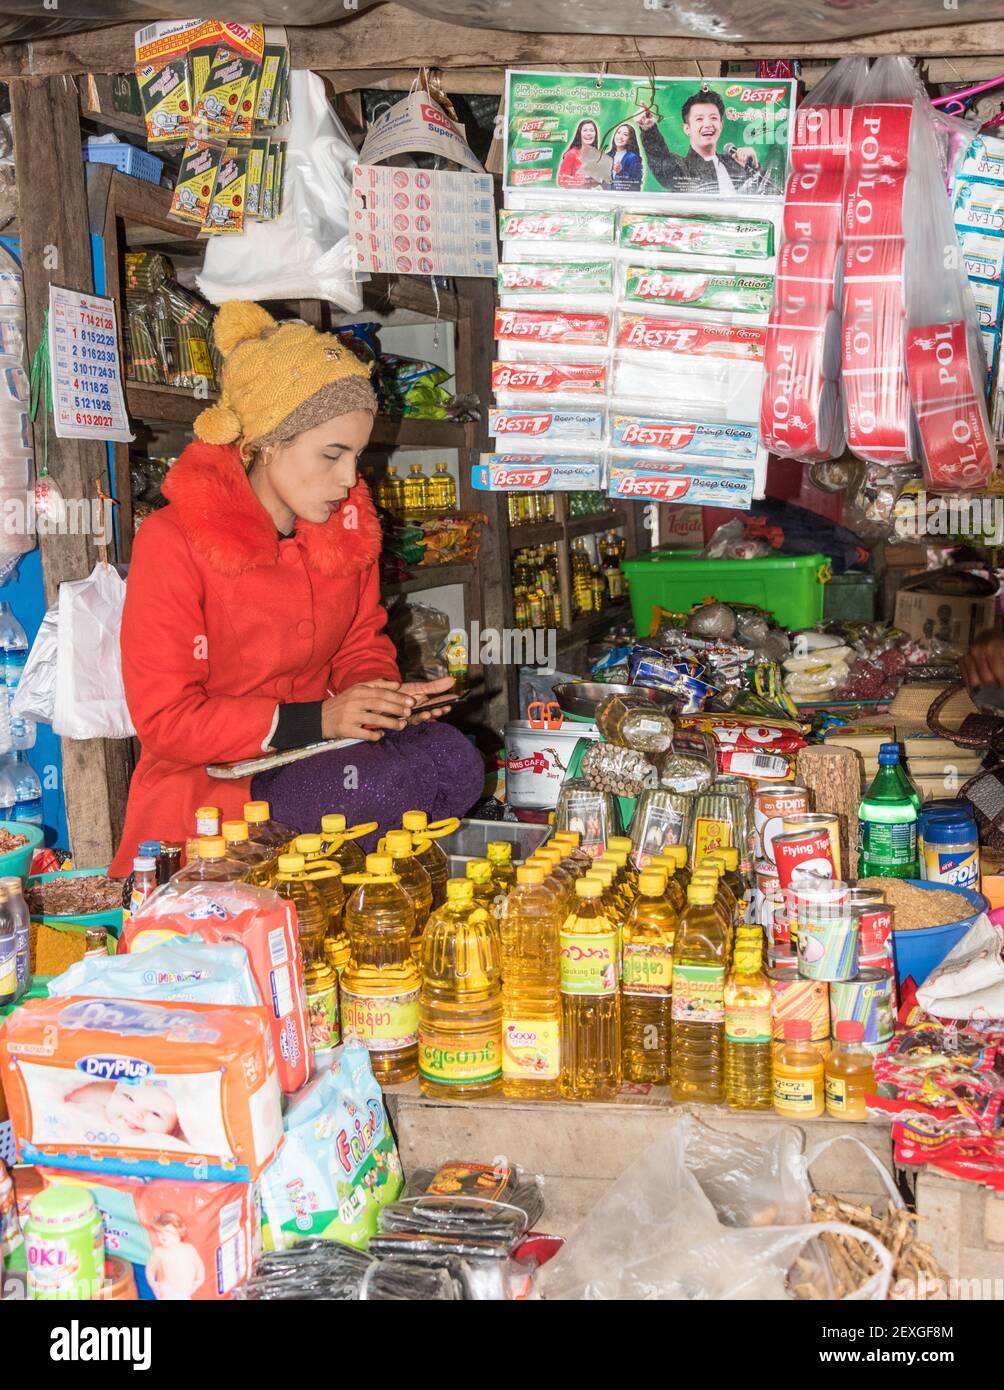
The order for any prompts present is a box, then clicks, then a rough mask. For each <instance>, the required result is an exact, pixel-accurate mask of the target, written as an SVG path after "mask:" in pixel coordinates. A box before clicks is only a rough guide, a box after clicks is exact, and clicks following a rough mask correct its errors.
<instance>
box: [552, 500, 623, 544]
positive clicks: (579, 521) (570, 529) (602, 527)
mask: <svg viewBox="0 0 1004 1390" xmlns="http://www.w3.org/2000/svg"><path fill="white" fill-rule="evenodd" d="M626 524H627V517H626V516H625V515H624V513H623V512H622V511H620V510H619V509H618V508H616V507H615V508H613V509H612V510H610V511H607V512H597V514H596V515H595V516H576V517H569V519H568V520H567V521H566V522H565V535H566V536H568V538H569V539H571V538H572V537H573V536H592V535H595V534H596V532H597V531H612V530H614V529H616V528H617V527H618V526H625V525H626Z"/></svg>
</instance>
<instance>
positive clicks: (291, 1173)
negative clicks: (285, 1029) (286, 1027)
mask: <svg viewBox="0 0 1004 1390" xmlns="http://www.w3.org/2000/svg"><path fill="white" fill-rule="evenodd" d="M284 1128H285V1131H286V1142H285V1143H284V1144H283V1146H282V1148H281V1149H280V1151H279V1153H278V1154H277V1155H276V1157H275V1159H274V1160H273V1161H272V1163H270V1164H269V1166H268V1168H266V1170H265V1173H264V1175H263V1176H262V1181H261V1194H262V1220H263V1241H264V1245H265V1249H266V1250H286V1249H288V1248H289V1247H290V1246H291V1245H295V1244H296V1243H297V1241H300V1240H307V1239H309V1238H311V1237H318V1236H319V1237H321V1238H323V1239H326V1240H339V1241H342V1242H343V1243H344V1244H346V1245H358V1246H365V1245H366V1244H367V1242H368V1241H369V1238H370V1236H371V1235H373V1234H374V1232H375V1231H376V1228H377V1214H378V1212H379V1210H380V1208H381V1207H382V1206H384V1205H385V1204H386V1203H388V1202H393V1201H394V1200H395V1199H396V1198H397V1196H398V1194H399V1193H400V1191H401V1184H402V1178H401V1161H400V1159H399V1158H398V1154H397V1147H396V1146H395V1143H394V1136H393V1135H392V1134H391V1131H390V1125H389V1124H388V1122H387V1114H386V1111H385V1110H384V1105H383V1093H382V1092H381V1090H380V1086H379V1084H378V1082H377V1081H376V1078H375V1077H374V1075H373V1071H372V1068H371V1067H370V1059H369V1053H368V1051H367V1050H366V1047H365V1045H364V1044H363V1043H360V1042H354V1041H350V1042H346V1043H343V1044H342V1046H341V1047H338V1048H336V1049H335V1051H334V1052H333V1054H332V1063H331V1068H330V1070H324V1071H321V1072H319V1073H318V1074H317V1076H315V1077H314V1078H313V1080H312V1081H311V1082H310V1083H309V1084H308V1085H307V1086H306V1087H305V1088H304V1089H303V1090H302V1091H301V1092H300V1093H299V1094H298V1095H297V1096H296V1097H295V1098H294V1099H293V1100H291V1101H290V1102H289V1105H288V1106H287V1109H286V1116H285V1121H284Z"/></svg>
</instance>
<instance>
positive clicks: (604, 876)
mask: <svg viewBox="0 0 1004 1390" xmlns="http://www.w3.org/2000/svg"><path fill="white" fill-rule="evenodd" d="M585 877H586V878H595V879H598V880H599V881H600V882H601V883H603V884H604V885H607V884H611V883H613V881H614V870H613V867H612V866H611V865H610V864H594V865H593V867H592V868H591V869H590V870H589V872H588V873H587V874H586V875H585Z"/></svg>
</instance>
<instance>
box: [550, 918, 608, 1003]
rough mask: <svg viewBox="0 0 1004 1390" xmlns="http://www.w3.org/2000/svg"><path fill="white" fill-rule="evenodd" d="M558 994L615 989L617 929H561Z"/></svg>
mask: <svg viewBox="0 0 1004 1390" xmlns="http://www.w3.org/2000/svg"><path fill="white" fill-rule="evenodd" d="M559 940H560V947H561V992H562V994H598V995H602V994H616V993H617V933H616V932H615V931H611V932H564V931H563V932H562V933H561V935H560V938H559Z"/></svg>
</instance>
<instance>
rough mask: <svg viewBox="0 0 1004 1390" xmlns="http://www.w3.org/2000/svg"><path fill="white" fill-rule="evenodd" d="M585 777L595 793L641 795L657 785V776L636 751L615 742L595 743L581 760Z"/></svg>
mask: <svg viewBox="0 0 1004 1390" xmlns="http://www.w3.org/2000/svg"><path fill="white" fill-rule="evenodd" d="M581 772H582V776H583V778H584V779H585V781H586V784H587V785H588V786H589V787H590V788H592V790H593V791H599V792H610V793H612V794H613V795H614V796H626V797H636V796H640V795H641V793H642V792H643V791H644V790H645V788H646V787H654V786H656V785H657V784H658V780H659V779H658V773H657V772H656V770H655V768H654V767H653V766H652V764H651V763H650V762H649V760H648V759H647V758H646V757H645V754H644V753H639V752H638V751H637V750H636V749H634V748H619V747H618V746H617V745H616V744H614V743H594V744H592V746H591V747H590V749H589V751H588V752H587V753H586V756H585V757H584V758H583V759H582V768H581Z"/></svg>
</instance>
